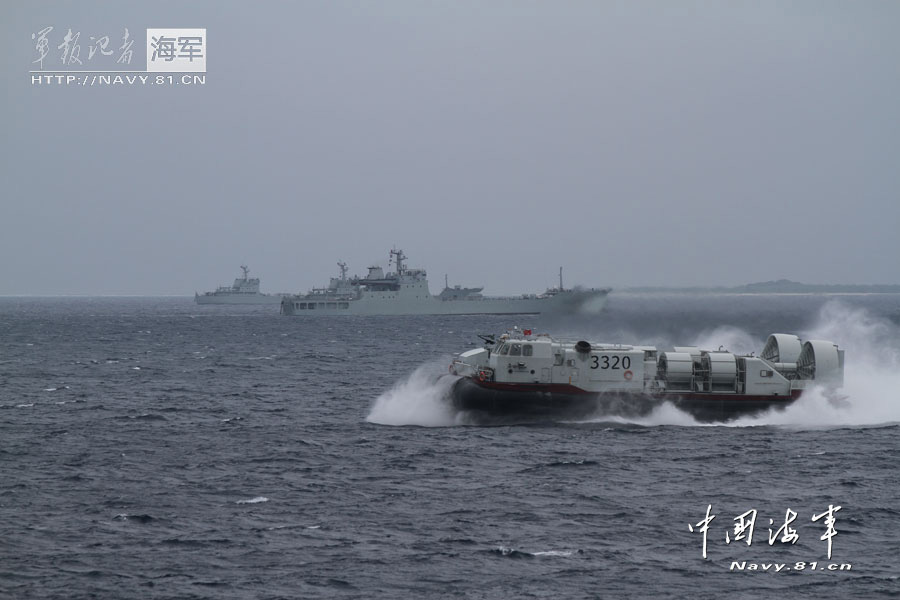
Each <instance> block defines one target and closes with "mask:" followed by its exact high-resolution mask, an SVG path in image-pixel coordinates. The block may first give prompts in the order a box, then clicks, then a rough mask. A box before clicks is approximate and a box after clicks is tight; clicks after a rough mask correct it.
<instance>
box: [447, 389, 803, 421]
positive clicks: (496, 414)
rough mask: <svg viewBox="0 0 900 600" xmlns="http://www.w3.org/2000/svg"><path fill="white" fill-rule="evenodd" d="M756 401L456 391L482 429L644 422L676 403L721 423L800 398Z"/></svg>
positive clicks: (455, 398) (457, 402) (457, 401)
mask: <svg viewBox="0 0 900 600" xmlns="http://www.w3.org/2000/svg"><path fill="white" fill-rule="evenodd" d="M800 393H801V390H794V391H793V392H792V393H791V395H788V396H750V395H743V394H721V393H702V392H683V393H674V392H669V393H649V392H641V393H630V392H586V391H584V390H582V389H580V388H577V387H575V386H571V385H563V384H521V383H496V382H488V381H478V380H477V379H474V378H472V377H463V378H461V379H459V380H458V381H457V382H456V383H454V385H453V387H452V390H451V399H452V402H453V405H454V407H455V408H457V409H458V410H463V411H467V412H469V413H470V415H471V416H472V417H473V418H474V419H475V420H477V421H478V422H480V423H486V424H491V423H496V424H502V423H521V422H529V421H532V422H533V421H545V420H553V419H584V418H592V417H603V416H618V417H626V418H635V417H644V416H647V415H649V414H650V413H651V412H652V411H653V410H654V409H655V408H657V407H659V406H662V405H663V404H665V403H666V402H670V403H671V404H673V405H674V406H675V407H676V408H678V409H679V410H681V411H683V412H686V413H688V414H690V415H691V416H693V417H694V419H696V420H697V421H699V422H703V423H719V422H722V423H724V422H727V421H732V420H734V419H737V418H740V417H746V416H754V415H759V414H761V413H764V412H766V411H768V410H771V409H784V408H785V407H787V406H788V405H790V404H791V403H792V402H794V401H795V400H796V399H797V398H798V397H799V396H800Z"/></svg>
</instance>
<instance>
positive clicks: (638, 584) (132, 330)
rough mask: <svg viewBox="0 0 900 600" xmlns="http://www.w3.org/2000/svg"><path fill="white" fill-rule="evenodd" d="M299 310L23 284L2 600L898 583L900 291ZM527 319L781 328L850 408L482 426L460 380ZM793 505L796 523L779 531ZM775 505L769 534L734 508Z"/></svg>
mask: <svg viewBox="0 0 900 600" xmlns="http://www.w3.org/2000/svg"><path fill="white" fill-rule="evenodd" d="M276 313H277V309H274V308H273V307H216V306H202V307H201V306H196V305H194V304H193V303H192V302H191V301H190V299H187V298H163V299H160V298H93V299H84V298H75V299H73V298H52V299H23V298H3V299H0V597H4V598H7V597H8V598H31V597H33V598H419V597H427V598H431V597H456V598H510V597H516V598H590V597H603V598H606V597H618V598H623V597H625V598H628V597H630V598H653V597H666V598H668V597H691V598H722V597H726V595H727V596H728V597H731V598H757V597H771V596H774V595H776V594H779V595H781V594H790V597H792V598H822V597H840V598H846V597H865V598H870V597H879V596H884V597H888V596H897V595H900V581H898V575H900V561H898V557H900V475H898V464H900V442H898V434H900V296H896V295H869V296H815V295H813V296H806V295H801V296H712V297H705V298H701V297H696V296H674V295H671V296H663V295H657V296H646V295H615V294H614V295H613V296H612V297H611V299H610V303H609V306H608V307H607V309H606V310H605V311H604V312H603V313H601V314H599V315H595V316H592V317H581V318H568V319H549V318H546V317H540V318H535V317H409V318H399V317H374V318H373V317H369V318H353V317H343V318H341V317H335V318H318V319H316V320H306V319H303V318H300V317H294V318H287V317H280V316H279V315H277V314H276ZM514 325H519V326H525V327H532V328H534V329H537V330H539V331H547V332H549V333H552V334H557V335H571V336H577V337H585V338H588V339H595V340H599V341H609V342H622V343H643V344H656V345H658V346H661V347H664V346H666V345H669V346H671V345H675V344H677V345H688V344H696V345H702V346H711V347H718V346H720V345H724V346H726V347H727V348H728V349H730V350H732V351H741V352H750V351H757V352H758V351H759V350H761V349H762V345H763V343H764V341H765V338H766V336H767V335H768V334H769V333H773V332H788V333H798V334H800V335H801V336H802V337H804V338H810V337H812V338H825V339H832V340H833V341H835V342H837V343H839V344H840V345H841V347H842V348H844V349H845V350H846V364H847V366H846V376H845V379H846V386H845V390H844V393H845V394H846V395H847V397H848V402H847V403H846V404H845V405H834V404H832V403H831V402H830V401H829V400H828V399H827V398H826V396H825V395H824V394H821V393H811V394H808V395H807V396H804V397H803V398H801V400H800V401H798V402H797V403H796V404H795V405H794V406H792V407H790V408H789V409H788V410H787V411H785V412H781V413H773V414H767V415H764V416H761V417H757V418H753V419H743V420H741V421H738V422H736V423H732V424H729V425H727V426H708V425H702V426H701V425H698V424H696V423H695V422H694V421H693V420H692V419H691V418H690V417H689V416H687V415H684V414H682V413H679V412H678V411H676V410H675V409H673V408H671V407H663V408H661V409H660V410H658V411H657V412H655V413H654V414H652V415H651V416H649V417H647V418H643V419H640V420H631V421H629V420H625V419H620V418H613V417H605V418H600V419H595V420H589V421H585V422H575V423H573V422H561V423H543V424H538V425H530V426H506V427H478V426H472V425H467V424H466V419H465V418H464V416H461V415H458V414H454V413H453V411H452V410H451V409H449V408H448V406H447V405H446V402H445V400H444V398H443V394H444V392H445V391H446V388H447V382H446V379H439V378H438V376H439V375H441V374H443V373H446V370H447V365H448V364H449V361H450V359H451V357H452V355H453V354H454V353H456V352H460V351H462V350H465V349H467V348H471V347H473V346H474V345H475V343H476V342H477V341H478V340H477V338H476V337H475V335H476V334H477V333H490V332H502V331H504V330H506V329H509V328H511V327H512V326H514ZM709 506H711V508H710V515H714V516H715V518H714V519H713V520H712V521H711V522H710V524H709V528H708V530H707V532H706V533H707V558H706V559H704V558H703V556H702V551H703V535H702V533H701V531H700V530H701V528H702V521H703V519H704V518H705V517H706V514H707V507H709ZM829 506H832V507H837V506H840V510H838V511H836V512H834V513H833V514H834V517H835V521H834V525H833V526H834V529H835V531H836V532H837V533H836V535H834V537H832V538H831V539H830V541H831V543H832V558H831V559H830V560H829V559H828V558H827V550H828V548H827V546H828V540H827V539H824V540H823V539H821V538H822V536H823V534H826V533H827V527H826V524H825V520H826V519H827V515H826V516H823V517H821V518H819V520H817V521H812V517H813V516H817V515H819V514H821V513H823V512H826V511H828V509H829ZM788 509H790V510H792V511H794V512H796V513H797V517H796V519H795V520H794V521H793V522H792V524H791V526H792V527H793V528H794V529H796V532H797V535H798V539H797V541H796V542H795V543H793V544H791V543H782V542H781V541H780V537H778V538H776V539H775V541H774V543H773V544H771V545H770V543H769V538H770V529H771V530H772V531H773V532H774V531H776V530H778V528H779V527H781V525H783V524H784V521H785V513H786V511H787V510H788ZM752 510H755V511H756V520H755V523H754V530H753V535H752V538H750V540H749V541H750V544H749V545H748V543H747V541H748V540H747V538H748V537H749V536H748V533H749V532H748V531H747V529H744V531H743V533H744V535H743V536H742V538H743V539H737V540H735V539H734V538H735V531H734V527H735V525H736V524H740V519H738V520H735V518H736V517H739V516H740V515H742V514H744V515H745V516H744V522H745V523H746V522H747V521H748V520H749V518H750V517H751V516H752V514H753V513H750V512H748V511H752ZM770 519H771V520H772V521H771V524H770ZM689 525H691V526H693V528H694V531H693V532H691V531H690V529H689ZM726 532H728V534H729V539H731V541H730V543H726V541H725V535H726ZM782 533H783V532H782ZM814 562H815V563H816V566H815V568H814V567H813V566H812V563H814ZM797 563H804V565H803V567H804V568H803V569H799V568H798V567H799V565H798V564H797ZM734 564H737V565H739V567H740V566H742V567H743V570H738V569H737V568H735V567H734V566H733V565H734ZM848 564H849V565H850V570H846V568H844V570H836V571H830V570H828V566H830V565H837V566H838V567H837V568H841V565H848ZM754 565H755V566H756V570H752V569H753V568H754ZM766 565H768V568H767V569H764V567H765V566H766ZM777 565H784V566H783V567H782V570H780V571H778V572H775V569H776V568H777ZM823 567H824V568H823Z"/></svg>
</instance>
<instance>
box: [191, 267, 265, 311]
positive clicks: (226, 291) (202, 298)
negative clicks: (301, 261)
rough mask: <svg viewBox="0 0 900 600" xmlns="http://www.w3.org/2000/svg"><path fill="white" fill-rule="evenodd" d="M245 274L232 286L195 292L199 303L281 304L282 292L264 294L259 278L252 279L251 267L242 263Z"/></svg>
mask: <svg viewBox="0 0 900 600" xmlns="http://www.w3.org/2000/svg"><path fill="white" fill-rule="evenodd" d="M241 271H243V273H244V276H243V277H239V278H237V279H235V280H234V284H232V285H231V286H227V285H223V286H221V287H219V288H218V289H216V291H214V292H204V293H202V294H199V293H196V292H195V293H194V302H196V303H197V304H280V303H281V294H263V293H261V292H260V291H259V278H258V277H254V278H253V279H250V277H249V275H250V269H249V268H248V267H247V266H246V265H241Z"/></svg>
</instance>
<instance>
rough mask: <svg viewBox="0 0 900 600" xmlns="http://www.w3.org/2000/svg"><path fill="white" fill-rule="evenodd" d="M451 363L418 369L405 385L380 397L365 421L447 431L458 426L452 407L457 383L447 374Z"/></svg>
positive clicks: (445, 361) (402, 383)
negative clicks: (454, 385)
mask: <svg viewBox="0 0 900 600" xmlns="http://www.w3.org/2000/svg"><path fill="white" fill-rule="evenodd" d="M449 363H450V359H449V358H447V359H445V360H441V361H439V362H432V363H427V364H424V365H422V366H420V367H418V368H417V369H416V370H415V371H413V373H412V374H411V375H410V376H409V377H408V378H406V379H405V380H403V381H400V382H398V383H397V384H396V385H395V386H394V387H393V388H391V389H390V390H388V391H387V392H385V393H383V394H381V395H380V396H379V397H378V398H377V399H376V400H375V403H374V404H373V405H372V410H370V411H369V416H368V417H366V421H368V422H369V423H378V424H380V425H420V426H422V427H447V426H450V425H457V424H459V423H458V421H457V417H458V414H457V411H456V410H455V409H454V408H453V407H452V406H451V404H450V401H449V397H450V387H451V386H452V385H453V383H454V382H455V381H456V378H455V377H451V376H449V375H447V376H445V377H440V375H441V374H443V373H446V371H447V365H448V364H449Z"/></svg>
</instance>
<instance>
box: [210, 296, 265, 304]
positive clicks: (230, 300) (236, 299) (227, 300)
mask: <svg viewBox="0 0 900 600" xmlns="http://www.w3.org/2000/svg"><path fill="white" fill-rule="evenodd" d="M194 302H196V303H197V304H280V303H281V296H276V295H270V294H203V295H199V294H198V295H195V296H194Z"/></svg>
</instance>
